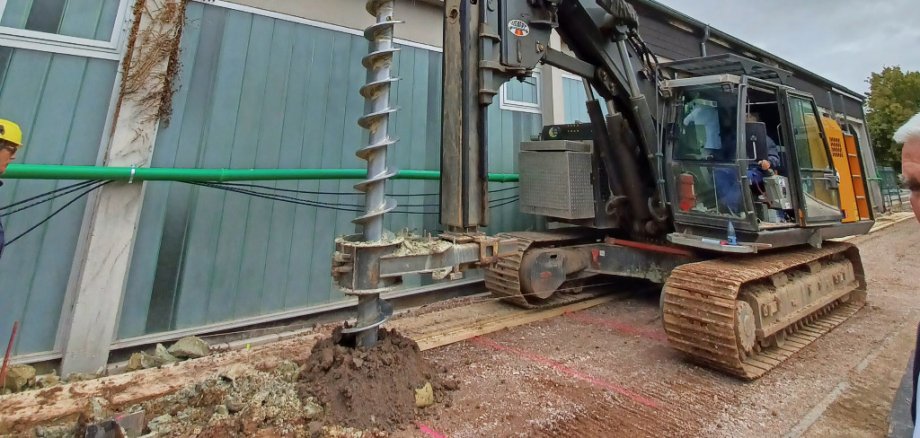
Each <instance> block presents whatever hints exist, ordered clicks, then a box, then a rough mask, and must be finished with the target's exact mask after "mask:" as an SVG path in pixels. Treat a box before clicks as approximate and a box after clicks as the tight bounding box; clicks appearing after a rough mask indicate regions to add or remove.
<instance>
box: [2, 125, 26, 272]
mask: <svg viewBox="0 0 920 438" xmlns="http://www.w3.org/2000/svg"><path fill="white" fill-rule="evenodd" d="M20 149H22V129H20V128H19V125H17V124H15V123H13V122H11V121H9V120H3V119H0V175H3V173H4V172H6V167H7V166H8V165H9V164H10V161H13V160H15V159H16V152H18V151H19V150H20ZM2 185H3V181H0V186H2ZM4 242H5V240H4V236H3V224H2V223H0V257H2V256H3V244H4Z"/></svg>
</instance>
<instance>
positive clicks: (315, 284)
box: [119, 2, 540, 339]
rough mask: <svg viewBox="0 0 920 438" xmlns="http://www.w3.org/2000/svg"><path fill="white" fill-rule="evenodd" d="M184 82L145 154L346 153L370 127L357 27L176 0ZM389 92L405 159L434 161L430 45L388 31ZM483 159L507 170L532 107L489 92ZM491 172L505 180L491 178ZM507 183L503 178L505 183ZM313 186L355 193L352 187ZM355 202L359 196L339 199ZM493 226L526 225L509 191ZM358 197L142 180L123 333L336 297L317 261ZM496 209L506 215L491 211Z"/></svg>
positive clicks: (294, 159)
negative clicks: (391, 54)
mask: <svg viewBox="0 0 920 438" xmlns="http://www.w3.org/2000/svg"><path fill="white" fill-rule="evenodd" d="M188 14H189V19H188V26H187V28H186V31H185V33H184V35H183V41H182V50H183V52H182V54H183V55H182V56H183V60H182V65H183V70H182V71H181V72H180V79H179V83H180V88H179V92H178V93H177V95H176V97H175V99H174V102H175V108H174V112H173V118H172V122H171V124H169V125H168V126H161V127H160V132H159V134H158V137H157V144H156V149H155V151H154V160H153V161H154V162H153V165H154V166H157V167H161V166H177V167H193V166H194V167H209V168H210V167H223V166H229V167H238V168H239V167H244V168H248V167H256V168H273V167H297V166H299V167H304V168H342V167H344V168H355V167H358V168H360V167H363V166H364V165H365V163H364V161H362V160H360V159H358V158H357V157H356V156H355V151H357V150H358V149H359V148H361V147H363V146H364V145H365V144H366V142H367V133H366V132H364V131H363V130H362V129H361V128H360V127H359V126H358V125H357V120H358V118H359V117H360V116H361V115H362V114H363V113H364V112H365V102H364V99H363V98H362V97H361V95H360V94H359V93H358V89H359V88H360V87H361V85H363V84H364V82H365V80H366V71H365V69H364V67H363V66H362V65H361V58H362V57H364V56H365V55H366V54H367V41H366V40H364V38H363V37H360V36H356V35H351V34H345V33H341V32H335V31H331V30H326V29H321V28H317V27H312V26H309V25H303V24H296V23H292V22H288V21H284V20H279V19H272V18H267V17H264V16H258V15H252V14H247V13H243V12H239V11H233V10H228V9H224V8H221V7H218V6H213V5H206V4H201V3H196V2H193V3H190V4H189V6H188ZM400 49H401V51H400V52H399V53H398V54H397V56H396V59H395V62H394V65H393V70H394V76H398V77H399V78H400V81H399V82H397V83H396V84H395V85H394V87H393V88H392V92H391V102H392V104H393V105H394V106H398V107H399V108H400V110H399V111H398V112H397V113H396V114H395V115H394V116H393V117H392V118H391V133H392V135H393V136H394V137H396V138H398V139H399V142H398V143H397V144H396V145H395V146H393V148H392V149H391V152H390V153H389V158H390V162H391V163H393V165H394V166H395V167H397V168H401V169H438V168H439V167H440V166H439V164H438V163H439V160H440V152H439V148H438V145H439V144H440V136H441V130H440V99H441V95H440V94H441V92H440V83H441V82H440V81H441V54H440V53H437V52H431V51H428V50H424V49H419V48H414V47H407V46H400ZM490 113H491V114H492V122H491V123H490V127H491V129H492V130H493V131H494V133H493V134H492V138H493V139H494V141H493V145H492V147H493V153H492V154H491V156H490V166H491V171H493V172H513V171H515V166H516V152H515V151H516V146H512V145H514V144H516V142H517V141H519V140H521V139H526V138H529V137H530V136H531V135H532V134H535V133H537V132H538V130H539V123H540V116H539V115H538V114H530V113H518V112H507V111H501V110H499V108H498V102H497V101H496V104H495V105H493V107H492V110H491V112H490ZM355 183H356V181H279V182H274V183H269V185H272V186H275V187H279V188H285V189H297V190H311V191H317V190H319V191H326V192H346V193H353V192H354V184H355ZM495 186H496V187H499V188H500V187H504V186H514V184H504V185H495ZM388 191H389V192H390V193H393V194H426V193H427V194H436V193H437V192H438V183H437V182H436V181H426V182H412V183H409V182H407V181H394V182H393V184H390V185H388ZM515 193H516V192H513V191H512V192H507V194H506V193H499V194H496V195H495V196H500V197H504V196H508V195H512V194H515ZM301 196H302V197H307V198H309V199H312V200H319V201H322V202H333V203H339V204H361V203H362V202H363V199H362V197H360V196H349V195H345V196H327V195H321V196H312V195H301ZM398 201H399V203H400V205H401V207H400V208H399V210H407V209H411V210H412V211H421V210H422V208H421V207H414V206H413V205H423V204H430V205H431V207H427V208H425V210H427V211H430V212H437V204H438V197H437V195H429V196H425V197H410V198H407V197H399V198H398ZM346 208H355V207H346ZM493 215H495V216H494V217H496V219H495V220H496V224H499V223H500V225H496V227H495V228H494V229H507V228H509V227H512V226H524V227H531V226H532V223H533V220H531V219H530V218H527V217H523V218H522V217H519V216H520V215H518V214H517V205H516V204H512V205H508V206H505V207H501V208H499V209H495V210H493ZM356 216H357V213H355V212H351V211H335V210H329V209H317V208H313V207H306V206H295V205H291V204H287V203H283V202H277V201H269V200H264V199H258V198H253V197H249V196H246V195H242V194H236V193H228V192H223V191H219V190H215V189H210V188H203V187H190V186H188V185H184V184H180V183H167V182H160V183H148V188H147V195H146V199H145V204H144V208H143V211H142V221H141V224H140V230H139V233H138V242H137V244H136V248H135V254H136V256H135V257H134V260H133V264H132V268H131V273H130V277H129V285H128V291H127V294H126V299H125V303H124V310H123V313H122V314H123V315H125V316H128V315H130V318H126V317H123V318H122V321H121V322H120V326H119V338H122V339H124V338H129V337H134V336H139V335H143V334H146V333H152V332H160V331H165V330H172V329H180V328H189V327H196V326H202V325H206V324H212V323H218V322H225V321H231V320H235V319H240V318H244V317H251V316H258V315H265V314H268V313H272V312H278V311H282V310H290V309H298V308H305V307H309V306H317V305H322V304H327V303H333V302H339V301H341V300H343V299H344V298H345V296H344V295H342V294H341V293H340V292H338V291H336V290H335V289H334V288H332V286H331V280H330V276H329V272H330V271H329V269H330V263H331V261H330V260H331V253H332V249H333V246H334V244H333V239H334V238H335V236H337V235H342V234H349V233H353V232H354V224H352V223H351V220H352V219H353V218H354V217H356ZM498 216H506V217H498ZM386 223H387V226H388V228H389V229H391V230H394V231H398V230H399V229H402V228H405V227H409V228H412V229H415V230H416V231H424V230H428V231H432V232H436V231H437V230H438V229H439V224H438V218H437V215H436V214H433V215H425V216H421V215H407V214H402V213H400V214H393V215H389V216H388V217H387V220H386Z"/></svg>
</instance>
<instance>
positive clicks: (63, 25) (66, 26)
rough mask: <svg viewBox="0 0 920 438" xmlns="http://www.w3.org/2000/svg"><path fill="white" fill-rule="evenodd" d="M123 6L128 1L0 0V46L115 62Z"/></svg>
mask: <svg viewBox="0 0 920 438" xmlns="http://www.w3.org/2000/svg"><path fill="white" fill-rule="evenodd" d="M127 6H128V0H81V1H72V0H0V44H2V45H4V46H8V47H15V48H24V49H32V50H41V51H47V52H55V53H67V54H78V55H85V56H93V57H100V58H109V59H118V56H117V54H118V51H119V50H118V49H119V48H120V44H121V37H122V35H123V33H124V32H123V28H124V26H123V24H124V22H125V17H126V14H127ZM94 52H95V56H94Z"/></svg>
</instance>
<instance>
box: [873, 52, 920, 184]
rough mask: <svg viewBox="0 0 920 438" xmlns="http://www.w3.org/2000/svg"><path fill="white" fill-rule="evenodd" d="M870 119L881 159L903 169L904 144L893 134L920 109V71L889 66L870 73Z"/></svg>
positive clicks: (878, 158) (877, 154) (877, 158)
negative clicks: (898, 141)
mask: <svg viewBox="0 0 920 438" xmlns="http://www.w3.org/2000/svg"><path fill="white" fill-rule="evenodd" d="M868 95H869V99H868V100H867V102H866V105H867V106H868V108H867V110H866V122H868V124H869V134H870V135H871V137H872V141H873V142H874V143H875V145H874V146H875V158H876V160H877V161H878V162H879V163H883V164H887V165H890V166H892V167H893V168H894V169H895V170H896V171H900V170H901V145H899V144H897V143H895V142H894V140H893V139H892V138H891V136H892V135H894V132H895V131H896V130H897V129H898V128H899V127H900V126H901V125H902V124H904V122H906V121H907V119H909V118H910V117H911V116H913V115H914V114H916V113H917V112H920V72H917V71H907V72H904V71H901V68H900V67H885V68H884V69H882V71H881V73H872V75H871V76H870V77H869V93H868Z"/></svg>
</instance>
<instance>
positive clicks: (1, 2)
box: [0, 0, 134, 61]
mask: <svg viewBox="0 0 920 438" xmlns="http://www.w3.org/2000/svg"><path fill="white" fill-rule="evenodd" d="M7 1H8V0H0V17H2V16H3V14H4V12H6V6H7ZM118 2H119V4H118V12H117V13H116V14H115V22H114V23H113V27H112V36H111V37H110V38H109V40H108V41H101V40H95V39H90V38H79V37H72V36H67V35H60V34H54V33H48V32H39V31H36V30H29V29H17V28H14V27H7V26H0V46H4V47H11V48H14V49H27V50H37V51H42V52H51V53H61V54H66V55H77V56H85V57H90V58H101V59H110V60H116V61H117V60H120V59H121V54H122V50H121V49H122V47H121V46H122V45H123V43H124V39H125V34H126V33H127V23H128V7H129V5H132V4H134V0H118Z"/></svg>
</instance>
